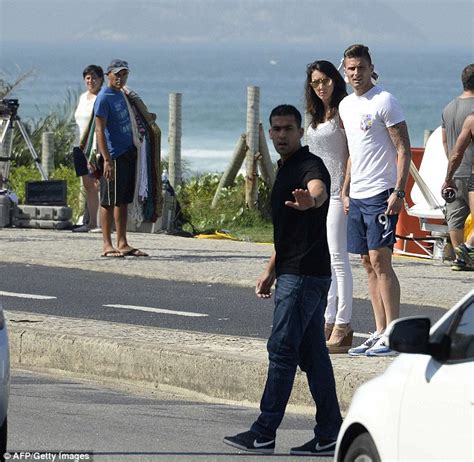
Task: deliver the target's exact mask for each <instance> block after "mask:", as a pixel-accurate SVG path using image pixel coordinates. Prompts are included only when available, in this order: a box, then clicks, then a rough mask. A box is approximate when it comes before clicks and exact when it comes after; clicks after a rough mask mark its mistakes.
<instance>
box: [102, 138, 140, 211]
mask: <svg viewBox="0 0 474 462" xmlns="http://www.w3.org/2000/svg"><path fill="white" fill-rule="evenodd" d="M103 162H104V161H103V158H102V157H101V160H100V163H101V168H102V169H103ZM112 162H113V166H114V173H113V179H112V180H107V179H106V178H104V177H103V176H102V177H101V178H100V205H101V206H102V207H112V206H116V205H117V206H118V205H124V204H131V203H132V202H133V195H134V193H135V174H136V170H137V150H136V149H135V147H133V148H131V149H129V150H128V151H126V152H124V153H123V154H122V155H120V156H119V157H117V158H116V159H114V160H113V161H112Z"/></svg>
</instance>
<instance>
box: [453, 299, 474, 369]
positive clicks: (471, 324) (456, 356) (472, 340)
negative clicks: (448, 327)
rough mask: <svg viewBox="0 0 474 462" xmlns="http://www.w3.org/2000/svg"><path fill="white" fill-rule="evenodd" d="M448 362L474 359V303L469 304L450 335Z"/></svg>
mask: <svg viewBox="0 0 474 462" xmlns="http://www.w3.org/2000/svg"><path fill="white" fill-rule="evenodd" d="M450 336H451V352H450V355H449V359H450V360H466V359H474V303H470V304H469V305H468V306H467V307H466V308H465V309H464V310H463V313H462V315H461V317H460V318H459V322H458V323H457V326H456V328H455V329H454V330H453V331H452V333H451V335H450Z"/></svg>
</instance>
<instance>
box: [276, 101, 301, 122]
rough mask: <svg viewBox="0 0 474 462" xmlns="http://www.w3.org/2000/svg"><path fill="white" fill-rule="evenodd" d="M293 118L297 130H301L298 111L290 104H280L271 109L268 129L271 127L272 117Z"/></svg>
mask: <svg viewBox="0 0 474 462" xmlns="http://www.w3.org/2000/svg"><path fill="white" fill-rule="evenodd" d="M291 115H292V116H294V118H295V120H296V126H297V127H298V128H301V122H302V118H301V113H300V111H298V109H296V108H295V106H292V105H291V104H280V105H279V106H277V107H275V108H273V110H272V112H271V113H270V117H269V121H270V127H271V126H272V118H273V117H278V116H291Z"/></svg>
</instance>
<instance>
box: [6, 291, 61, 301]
mask: <svg viewBox="0 0 474 462" xmlns="http://www.w3.org/2000/svg"><path fill="white" fill-rule="evenodd" d="M0 296H4V297H17V298H32V299H34V300H53V299H56V297H50V296H49V295H34V294H17V293H16V292H5V291H3V290H0Z"/></svg>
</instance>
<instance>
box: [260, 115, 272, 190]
mask: <svg viewBox="0 0 474 462" xmlns="http://www.w3.org/2000/svg"><path fill="white" fill-rule="evenodd" d="M258 150H259V153H260V155H259V156H258V165H259V168H260V173H261V175H262V178H263V181H265V183H267V185H268V186H269V187H270V188H271V187H272V186H273V183H274V181H275V169H274V167H273V162H272V158H271V157H270V151H269V150H268V146H267V140H266V139H265V133H264V131H263V124H259V127H258Z"/></svg>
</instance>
